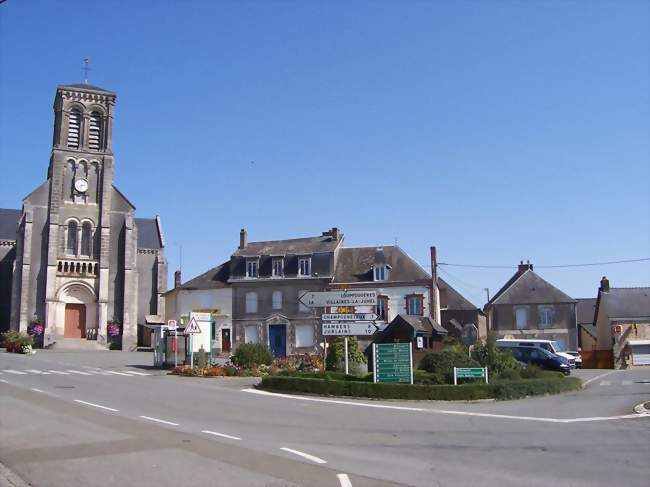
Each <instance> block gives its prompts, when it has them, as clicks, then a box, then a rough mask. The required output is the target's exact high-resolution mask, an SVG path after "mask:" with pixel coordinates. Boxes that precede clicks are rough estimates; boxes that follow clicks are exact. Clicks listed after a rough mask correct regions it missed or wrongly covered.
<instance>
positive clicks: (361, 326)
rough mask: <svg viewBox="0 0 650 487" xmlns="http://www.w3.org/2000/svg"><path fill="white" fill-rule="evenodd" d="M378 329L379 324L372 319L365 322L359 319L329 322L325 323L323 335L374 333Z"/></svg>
mask: <svg viewBox="0 0 650 487" xmlns="http://www.w3.org/2000/svg"><path fill="white" fill-rule="evenodd" d="M377 329H378V328H377V326H376V325H374V324H373V323H372V322H371V321H369V322H365V323H360V322H358V321H340V322H327V323H323V336H354V335H372V334H374V333H375V332H376V331H377Z"/></svg>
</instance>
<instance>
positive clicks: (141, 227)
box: [135, 218, 163, 249]
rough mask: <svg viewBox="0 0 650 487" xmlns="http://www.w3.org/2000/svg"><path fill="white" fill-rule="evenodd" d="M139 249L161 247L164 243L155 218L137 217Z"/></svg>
mask: <svg viewBox="0 0 650 487" xmlns="http://www.w3.org/2000/svg"><path fill="white" fill-rule="evenodd" d="M135 224H136V226H137V227H138V248H139V249H161V248H163V243H162V240H161V235H160V232H159V229H158V222H157V221H156V219H155V218H136V219H135Z"/></svg>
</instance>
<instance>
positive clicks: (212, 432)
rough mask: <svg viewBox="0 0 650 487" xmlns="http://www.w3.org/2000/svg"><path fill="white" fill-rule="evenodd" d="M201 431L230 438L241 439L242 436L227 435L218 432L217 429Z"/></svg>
mask: <svg viewBox="0 0 650 487" xmlns="http://www.w3.org/2000/svg"><path fill="white" fill-rule="evenodd" d="M201 433H205V434H206V435H214V436H221V437H222V438H228V439H230V440H241V438H239V437H238V436H230V435H225V434H223V433H217V432H216V431H210V430H202V431H201Z"/></svg>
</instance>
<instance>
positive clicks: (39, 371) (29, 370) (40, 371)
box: [25, 369, 50, 375]
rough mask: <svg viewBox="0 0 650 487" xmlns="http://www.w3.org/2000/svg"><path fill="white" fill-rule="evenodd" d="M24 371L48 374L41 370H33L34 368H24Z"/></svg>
mask: <svg viewBox="0 0 650 487" xmlns="http://www.w3.org/2000/svg"><path fill="white" fill-rule="evenodd" d="M25 372H31V373H32V374H43V375H50V373H49V372H43V371H42V370H35V369H25Z"/></svg>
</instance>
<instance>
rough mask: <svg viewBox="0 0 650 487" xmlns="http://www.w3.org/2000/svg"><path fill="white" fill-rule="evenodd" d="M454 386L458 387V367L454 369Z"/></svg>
mask: <svg viewBox="0 0 650 487" xmlns="http://www.w3.org/2000/svg"><path fill="white" fill-rule="evenodd" d="M454 385H455V386H457V385H458V381H457V380H456V367H454Z"/></svg>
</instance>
